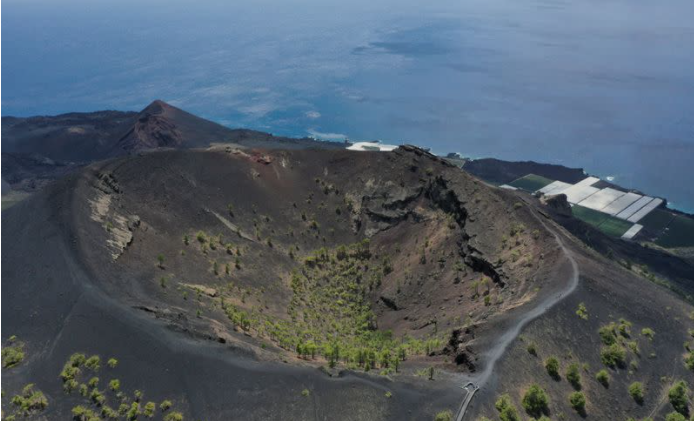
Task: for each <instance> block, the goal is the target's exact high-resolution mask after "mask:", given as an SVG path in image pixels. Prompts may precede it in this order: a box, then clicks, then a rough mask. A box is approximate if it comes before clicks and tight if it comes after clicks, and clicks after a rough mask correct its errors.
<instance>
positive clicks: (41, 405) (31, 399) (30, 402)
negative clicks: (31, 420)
mask: <svg viewBox="0 0 694 421" xmlns="http://www.w3.org/2000/svg"><path fill="white" fill-rule="evenodd" d="M11 403H12V405H13V406H14V407H16V408H17V412H18V413H19V414H20V415H24V416H26V415H29V414H32V413H36V412H40V411H43V410H44V409H46V408H47V407H48V399H46V396H45V395H44V394H43V392H41V391H40V390H36V389H34V384H33V383H30V384H28V385H26V386H24V388H23V389H22V393H21V394H19V395H15V396H14V397H12V400H11Z"/></svg>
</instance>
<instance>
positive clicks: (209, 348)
mask: <svg viewBox="0 0 694 421" xmlns="http://www.w3.org/2000/svg"><path fill="white" fill-rule="evenodd" d="M150 112H153V113H155V114H156V113H158V112H162V113H164V114H165V115H169V117H167V119H171V120H176V121H185V118H183V117H180V116H179V117H175V118H174V117H170V114H166V113H169V112H173V111H167V110H165V109H159V110H158V111H157V110H156V109H155V110H150ZM190 121H192V120H190ZM191 124H194V123H191ZM178 127H181V129H180V133H186V130H184V129H183V128H184V127H186V125H185V124H183V123H181V124H180V126H178ZM177 130H179V129H177ZM191 130H192V129H191ZM142 133H147V131H144V132H142ZM159 133H164V131H159ZM188 133H192V132H188ZM138 136H139V135H138ZM129 139H135V137H130V138H129ZM138 139H139V137H138ZM162 139H163V138H162ZM167 139H173V138H167ZM163 142H164V143H165V144H167V145H169V146H170V145H172V144H174V143H175V142H174V143H167V142H169V141H168V140H163ZM129 144H131V145H134V144H133V143H129ZM157 145H159V146H160V147H161V146H163V144H161V143H157ZM178 146H179V148H177V149H173V148H168V147H166V148H155V149H154V150H149V149H148V150H145V149H142V151H141V153H137V154H132V155H124V156H118V157H114V158H111V159H109V160H106V161H101V162H97V163H93V164H90V165H88V166H86V167H84V168H82V169H80V170H77V171H75V172H72V173H70V174H68V175H67V176H65V177H63V178H61V179H60V180H58V181H56V182H54V183H52V184H50V185H48V186H46V188H44V189H43V190H41V191H39V192H38V193H36V194H35V195H33V196H32V197H31V198H29V199H27V200H25V201H23V202H21V203H19V204H17V205H15V206H14V207H12V208H10V209H9V210H6V211H3V213H2V226H3V231H2V241H3V246H4V247H3V254H2V279H3V284H2V294H3V299H4V304H5V305H4V306H3V307H2V320H3V322H2V323H3V326H2V327H3V330H4V335H3V338H2V340H3V345H4V350H3V376H2V383H3V384H2V386H3V390H4V391H5V395H4V397H3V400H2V402H3V409H4V411H5V414H10V415H16V416H19V415H21V414H22V411H24V412H26V413H27V414H28V415H29V418H31V419H70V418H71V417H73V415H74V416H75V418H76V419H92V420H93V419H96V418H95V417H97V416H98V417H99V418H100V419H110V418H121V419H123V418H133V417H134V418H137V417H140V418H142V419H144V418H146V417H149V415H150V414H151V415H152V416H153V417H155V418H156V419H167V420H175V419H179V418H178V415H176V414H180V416H181V417H183V418H185V419H208V420H215V419H216V420H228V419H251V420H252V419H258V420H260V419H278V420H279V419H335V420H373V419H379V420H380V419H389V420H403V419H411V420H426V419H434V417H435V416H436V414H437V413H439V412H442V411H447V410H449V411H451V413H456V412H457V411H458V409H459V408H460V406H461V403H462V402H463V400H464V399H465V398H466V397H469V395H468V393H469V392H466V391H463V390H461V388H460V386H462V385H465V384H466V383H467V382H472V383H473V384H474V385H475V386H477V387H480V389H479V391H477V393H476V394H475V395H474V397H473V398H472V400H471V403H470V405H469V406H467V407H466V408H467V410H466V412H465V413H464V414H463V415H464V416H465V418H464V419H465V420H474V419H484V418H483V417H488V418H489V419H494V420H496V419H502V420H503V421H507V420H512V419H519V418H509V417H511V416H512V413H513V412H514V411H515V412H516V413H522V412H524V410H523V406H522V401H523V396H524V395H525V394H526V392H528V391H529V390H537V389H531V386H532V385H533V384H536V385H537V386H538V387H540V388H541V389H542V393H539V394H536V396H539V395H542V396H545V400H544V401H543V402H540V404H538V405H539V406H537V407H533V408H534V409H530V410H528V411H527V412H528V413H527V416H533V417H534V418H539V417H540V416H541V415H542V414H543V413H544V414H546V415H547V416H549V417H550V419H576V420H578V419H583V418H586V417H588V418H593V419H625V420H626V419H627V417H634V418H638V419H641V418H643V417H646V416H649V415H650V416H654V417H656V418H655V419H663V418H664V416H665V414H668V413H670V412H672V411H673V407H672V406H671V404H670V403H669V401H668V398H667V394H668V390H669V389H670V387H672V386H673V385H674V384H675V382H676V381H677V380H679V379H683V380H685V381H686V382H687V383H689V384H692V385H694V382H693V381H694V379H693V378H692V373H691V371H690V370H689V369H688V368H687V364H689V365H690V366H692V365H693V364H691V361H692V358H693V357H692V356H691V354H689V347H690V341H691V338H690V332H689V328H690V327H691V323H692V321H691V319H690V315H691V314H692V310H693V309H692V307H691V305H689V304H687V303H686V301H685V300H683V299H682V297H680V296H678V295H677V294H676V293H675V292H672V291H670V290H668V289H666V288H664V287H662V286H660V285H658V284H659V283H661V284H662V283H663V282H660V281H669V282H670V281H671V282H674V283H676V285H681V286H687V285H688V284H691V282H690V281H691V280H692V276H691V275H692V272H691V271H690V270H689V268H690V267H689V266H687V263H686V262H682V261H678V262H677V265H675V269H673V270H669V269H667V267H670V266H672V265H670V264H666V263H662V268H661V269H660V271H659V272H658V273H657V276H649V272H648V271H647V270H645V269H644V268H643V267H625V265H624V264H622V261H621V260H620V258H621V256H622V253H627V252H629V251H628V250H627V251H623V250H616V256H615V255H613V256H612V258H610V256H607V252H606V251H601V253H602V254H599V253H598V252H596V250H595V249H592V248H589V247H587V246H586V245H585V244H584V243H583V242H582V240H579V239H578V238H576V237H574V235H573V234H572V233H571V232H576V233H579V232H580V230H576V229H574V228H573V227H572V225H571V223H569V222H566V221H562V220H561V216H560V215H559V214H557V210H556V209H552V208H549V207H547V206H546V205H543V204H542V202H540V201H539V200H536V199H535V198H533V197H531V196H528V195H527V194H524V193H521V192H516V191H509V190H504V189H497V188H495V187H492V186H489V185H487V184H485V183H484V182H482V181H480V180H478V179H476V178H475V177H473V176H471V175H469V174H468V173H466V172H464V171H461V170H460V169H459V168H458V167H456V166H454V165H451V164H449V163H448V162H447V161H445V160H443V159H440V158H438V157H435V156H433V155H431V154H429V153H427V152H425V151H423V150H421V149H418V148H416V147H411V146H405V147H400V148H398V149H397V150H395V151H394V152H392V153H379V152H352V151H347V150H341V149H334V150H326V149H306V148H303V149H267V148H255V147H249V146H245V147H239V146H236V145H235V144H234V143H226V144H215V145H213V146H211V147H207V148H204V149H194V148H193V149H188V148H184V147H180V146H181V144H178ZM135 149H137V148H135ZM565 218H570V217H568V216H567V217H565ZM555 219H556V220H558V221H560V222H562V223H561V224H558V223H556V222H555ZM562 225H563V226H562ZM579 227H580V226H579ZM594 235H597V236H599V235H600V234H599V233H597V234H594ZM601 244H606V246H605V247H612V245H611V243H609V242H603V243H601ZM683 343H684V344H685V347H683V345H682V344H683ZM555 358H556V365H557V367H558V368H557V373H556V375H553V376H551V375H550V374H548V371H547V369H546V368H545V366H546V365H548V364H547V363H548V362H551V363H550V364H549V365H550V366H552V365H554V362H553V361H554V359H555ZM601 370H605V373H606V375H607V380H606V381H605V378H604V375H603V374H601V375H600V379H601V380H600V381H598V380H597V379H596V376H597V373H598V372H600V371H601ZM550 371H551V370H550ZM577 379H578V380H577ZM634 382H640V383H641V384H642V388H643V390H644V396H643V398H642V399H636V400H635V399H634V398H632V396H630V394H629V391H628V389H629V387H630V385H631V384H632V383H634ZM28 384H33V385H34V386H33V387H31V388H26V387H25V386H26V385H28ZM575 389H580V390H581V391H582V393H584V395H582V396H583V398H584V399H585V400H586V402H587V403H586V404H585V407H584V409H580V408H579V410H578V411H577V410H574V409H572V407H571V404H570V402H569V394H570V393H573V392H572V391H575ZM505 394H507V395H508V397H503V399H502V400H501V404H500V405H497V402H498V400H499V398H500V397H502V396H504V395H505ZM576 399H578V398H576ZM540 400H541V401H542V399H540ZM12 401H14V403H12ZM166 401H170V403H171V408H168V406H169V405H168V404H167V403H166ZM162 405H163V407H162ZM497 407H498V408H501V411H499V410H498V408H497ZM22 408H24V409H22ZM162 408H164V409H162ZM513 408H515V410H514V409H513ZM118 414H120V415H118ZM172 414H173V415H172ZM518 416H520V415H518ZM524 418H525V416H524ZM444 419H445V418H444Z"/></svg>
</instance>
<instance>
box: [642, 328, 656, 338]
mask: <svg viewBox="0 0 694 421" xmlns="http://www.w3.org/2000/svg"><path fill="white" fill-rule="evenodd" d="M641 335H643V336H645V337H647V338H648V340H649V341H652V340H653V337H654V336H655V331H654V330H653V329H651V328H650V327H644V328H643V329H641Z"/></svg>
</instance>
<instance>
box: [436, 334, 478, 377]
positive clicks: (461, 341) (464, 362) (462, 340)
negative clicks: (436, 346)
mask: <svg viewBox="0 0 694 421" xmlns="http://www.w3.org/2000/svg"><path fill="white" fill-rule="evenodd" d="M474 339H475V333H474V328H473V327H465V328H461V329H455V330H454V331H453V332H451V337H450V339H449V340H448V344H447V345H446V347H445V348H444V349H443V353H444V354H447V355H450V356H451V357H452V360H453V361H454V362H455V364H456V366H458V368H459V369H460V370H462V371H468V372H471V373H474V372H475V370H476V366H475V361H476V360H477V357H476V356H475V354H474V353H473V351H472V347H471V346H470V343H471V342H472V341H473V340H474Z"/></svg>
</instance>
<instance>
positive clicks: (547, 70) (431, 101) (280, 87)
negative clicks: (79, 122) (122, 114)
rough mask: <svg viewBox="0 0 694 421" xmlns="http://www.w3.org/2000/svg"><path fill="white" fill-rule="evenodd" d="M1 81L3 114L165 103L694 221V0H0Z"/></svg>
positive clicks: (226, 120) (236, 123)
mask: <svg viewBox="0 0 694 421" xmlns="http://www.w3.org/2000/svg"><path fill="white" fill-rule="evenodd" d="M1 67H2V82H3V83H2V88H3V89H2V94H1V96H2V115H3V116H8V115H14V116H30V115H37V114H44V115H45V114H57V113H64V112H71V111H94V110H102V109H119V110H139V109H141V108H143V107H145V106H146V105H147V104H148V103H149V102H151V101H152V100H154V99H163V100H165V101H167V102H169V103H171V104H173V105H176V106H179V107H181V108H183V109H185V110H187V111H190V112H192V113H194V114H197V115H200V116H203V117H206V118H209V119H211V120H214V121H217V122H219V123H222V124H225V125H228V126H230V127H249V128H253V129H258V130H264V131H269V132H272V133H275V134H280V135H289V136H314V137H317V138H321V139H326V140H341V139H345V138H348V139H351V140H355V141H357V140H372V139H378V140H382V141H384V142H388V143H414V144H418V145H421V146H426V147H430V148H432V150H433V151H434V152H437V153H446V152H460V153H461V154H463V155H465V156H470V157H496V158H500V159H507V160H535V161H539V162H550V163H558V164H563V165H567V166H572V167H582V168H584V169H585V170H586V171H587V172H589V173H591V174H595V175H598V176H601V177H603V178H607V177H612V178H613V181H614V182H615V183H617V184H620V185H622V186H624V187H631V188H636V189H639V190H641V191H644V192H645V193H647V194H651V195H658V196H663V197H666V198H667V199H669V201H670V202H671V206H673V207H675V208H678V209H681V210H686V211H690V212H692V211H694V187H692V181H693V180H694V163H693V161H694V2H692V1H691V0H659V1H656V0H601V1H596V0H581V1H577V0H573V1H570V0H521V1H519V0H463V1H461V0H456V1H453V0H442V1H429V2H422V1H420V0H417V1H410V0H403V1H394V0H384V1H378V0H370V1H365V0H355V1H349V2H345V1H331V0H322V1H316V0H299V1H287V0H252V1H250V0H249V1H228V0H202V1H196V2H192V1H188V2H183V1H178V0H167V1H162V0H149V1H144V2H143V1H139V2H135V1H132V0H118V1H111V0H105V1H98V2H95V1H93V0H89V1H87V0H64V1H61V2H56V1H54V0H50V1H49V0H5V1H3V8H2V65H1Z"/></svg>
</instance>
